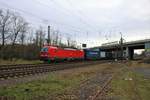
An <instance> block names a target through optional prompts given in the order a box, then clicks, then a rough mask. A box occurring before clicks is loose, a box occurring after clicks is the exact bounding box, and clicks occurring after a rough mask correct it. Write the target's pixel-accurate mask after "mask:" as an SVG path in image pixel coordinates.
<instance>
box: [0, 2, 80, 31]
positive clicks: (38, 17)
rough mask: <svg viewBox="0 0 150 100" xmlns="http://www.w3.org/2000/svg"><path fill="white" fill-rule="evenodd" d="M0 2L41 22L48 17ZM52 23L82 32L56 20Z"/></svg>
mask: <svg viewBox="0 0 150 100" xmlns="http://www.w3.org/2000/svg"><path fill="white" fill-rule="evenodd" d="M1 3H2V4H4V5H5V6H7V7H8V8H10V9H13V10H18V11H19V12H22V13H25V14H28V15H29V16H30V17H32V18H33V16H34V18H37V19H40V20H41V21H42V22H43V23H44V21H49V20H48V19H45V18H42V17H41V16H38V15H35V14H33V13H31V12H28V11H25V10H22V9H19V8H15V7H12V6H10V5H8V4H6V3H4V2H1ZM41 21H40V23H42V22H41ZM43 23H42V24H43ZM53 23H55V24H56V25H63V27H65V26H68V27H70V28H72V29H71V30H72V31H75V32H82V31H81V30H79V29H77V28H75V27H74V26H71V25H67V24H62V23H58V22H56V21H55V22H54V21H53Z"/></svg>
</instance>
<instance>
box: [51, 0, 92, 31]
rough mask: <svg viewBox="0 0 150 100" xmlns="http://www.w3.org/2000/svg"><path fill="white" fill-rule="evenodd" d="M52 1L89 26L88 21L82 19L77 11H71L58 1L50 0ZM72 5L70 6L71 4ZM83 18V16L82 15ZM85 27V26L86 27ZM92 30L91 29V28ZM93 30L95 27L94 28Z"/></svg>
mask: <svg viewBox="0 0 150 100" xmlns="http://www.w3.org/2000/svg"><path fill="white" fill-rule="evenodd" d="M50 1H52V2H53V3H54V4H56V5H58V6H59V7H61V8H63V9H64V10H65V11H67V12H68V13H70V14H73V15H75V16H77V17H78V19H79V21H80V22H82V24H84V25H86V26H90V27H88V28H91V25H90V24H89V23H87V22H86V21H85V20H83V18H82V17H81V15H80V13H79V12H78V14H76V13H73V12H72V11H70V10H69V9H66V8H64V7H63V6H62V5H61V4H60V3H58V2H56V1H55V0H50ZM71 7H72V6H71ZM84 18H85V17H84ZM86 28H87V27H86ZM92 30H93V29H92ZM94 30H95V29H94Z"/></svg>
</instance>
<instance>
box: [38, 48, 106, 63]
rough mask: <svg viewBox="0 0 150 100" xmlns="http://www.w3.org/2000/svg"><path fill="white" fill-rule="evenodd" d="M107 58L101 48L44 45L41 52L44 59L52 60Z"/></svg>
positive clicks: (41, 57)
mask: <svg viewBox="0 0 150 100" xmlns="http://www.w3.org/2000/svg"><path fill="white" fill-rule="evenodd" d="M104 58H106V54H105V52H104V51H100V49H83V50H79V49H73V48H60V47H57V46H44V47H43V48H42V49H41V52H40V59H41V60H42V61H47V62H49V63H50V62H52V61H57V60H98V59H104Z"/></svg>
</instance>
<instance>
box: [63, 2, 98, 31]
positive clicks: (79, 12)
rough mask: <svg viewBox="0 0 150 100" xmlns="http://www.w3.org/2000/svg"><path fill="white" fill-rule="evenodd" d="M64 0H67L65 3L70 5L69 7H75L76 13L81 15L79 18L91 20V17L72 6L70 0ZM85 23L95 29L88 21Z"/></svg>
mask: <svg viewBox="0 0 150 100" xmlns="http://www.w3.org/2000/svg"><path fill="white" fill-rule="evenodd" d="M66 1H67V3H68V4H69V5H70V7H73V8H75V9H76V12H77V13H78V15H79V16H81V19H83V18H84V19H88V20H91V19H89V18H88V17H87V16H85V15H84V14H83V13H82V12H81V10H79V9H78V8H77V7H76V6H74V5H73V4H72V2H71V1H70V0H66ZM84 23H86V22H84ZM86 24H87V25H88V26H91V27H92V28H93V29H94V30H95V27H93V25H91V24H88V23H86ZM96 30H97V29H96Z"/></svg>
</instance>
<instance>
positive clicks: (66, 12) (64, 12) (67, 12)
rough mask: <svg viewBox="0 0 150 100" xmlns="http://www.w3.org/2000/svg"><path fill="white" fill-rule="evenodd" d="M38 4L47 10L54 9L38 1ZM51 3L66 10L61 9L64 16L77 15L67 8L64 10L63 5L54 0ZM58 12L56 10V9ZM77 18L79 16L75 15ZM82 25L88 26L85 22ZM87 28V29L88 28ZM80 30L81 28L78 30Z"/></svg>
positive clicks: (36, 0)
mask: <svg viewBox="0 0 150 100" xmlns="http://www.w3.org/2000/svg"><path fill="white" fill-rule="evenodd" d="M34 1H35V2H36V3H37V4H39V5H43V6H44V7H47V8H50V7H52V6H49V5H47V3H41V2H40V1H38V0H34ZM50 1H52V2H53V4H55V5H58V6H59V7H61V8H63V9H64V10H62V9H60V10H61V13H62V14H67V15H69V16H70V15H72V14H73V15H75V13H72V12H71V11H70V10H68V9H66V8H64V7H63V6H62V5H61V4H59V3H57V2H56V1H54V0H50ZM55 10H56V9H55ZM75 16H77V15H75ZM77 17H79V16H77ZM78 20H79V21H80V22H81V21H82V19H81V18H80V19H78ZM82 24H86V23H83V21H82ZM86 26H88V25H87V24H86ZM86 28H87V27H86ZM78 29H80V28H78Z"/></svg>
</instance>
